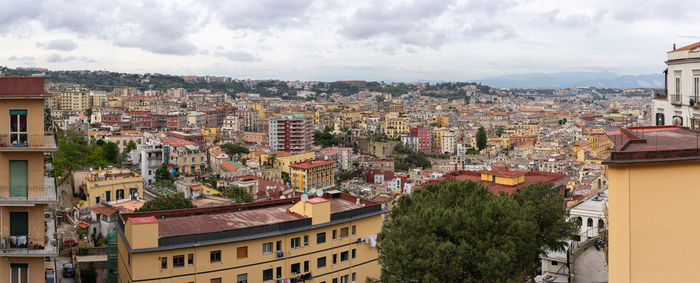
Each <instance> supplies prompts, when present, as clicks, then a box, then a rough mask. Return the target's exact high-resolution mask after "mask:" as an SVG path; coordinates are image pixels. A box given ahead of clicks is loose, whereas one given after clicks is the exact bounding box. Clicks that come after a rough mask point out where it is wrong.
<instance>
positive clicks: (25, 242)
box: [0, 211, 61, 257]
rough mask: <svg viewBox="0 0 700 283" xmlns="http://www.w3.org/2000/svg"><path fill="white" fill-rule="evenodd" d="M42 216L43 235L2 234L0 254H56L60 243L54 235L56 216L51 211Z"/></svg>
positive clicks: (34, 255) (29, 255)
mask: <svg viewBox="0 0 700 283" xmlns="http://www.w3.org/2000/svg"><path fill="white" fill-rule="evenodd" d="M43 218H44V221H43V222H44V237H35V236H33V235H12V236H6V235H3V236H2V237H0V256H8V257H11V256H19V257H47V256H56V255H58V248H59V246H60V244H61V243H60V242H59V241H58V240H57V237H56V235H57V233H56V217H55V216H54V213H53V212H50V211H45V212H44V216H43ZM30 224H31V223H30ZM30 236H31V237H30Z"/></svg>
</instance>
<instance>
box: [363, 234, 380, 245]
mask: <svg viewBox="0 0 700 283" xmlns="http://www.w3.org/2000/svg"><path fill="white" fill-rule="evenodd" d="M359 241H360V242H364V243H369V245H370V246H372V247H373V248H374V247H375V246H377V234H373V235H369V236H367V237H362V238H360V240H359Z"/></svg>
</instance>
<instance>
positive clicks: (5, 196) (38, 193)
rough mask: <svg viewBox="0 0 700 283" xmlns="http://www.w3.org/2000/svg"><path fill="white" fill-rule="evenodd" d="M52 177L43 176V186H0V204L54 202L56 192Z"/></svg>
mask: <svg viewBox="0 0 700 283" xmlns="http://www.w3.org/2000/svg"><path fill="white" fill-rule="evenodd" d="M54 180H55V179H54V178H53V177H48V176H44V185H43V186H8V185H2V186H0V203H8V202H13V203H14V202H19V203H24V202H56V201H58V198H57V196H58V191H57V188H56V182H55V181H54Z"/></svg>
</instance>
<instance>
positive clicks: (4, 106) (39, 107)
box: [0, 99, 44, 145]
mask: <svg viewBox="0 0 700 283" xmlns="http://www.w3.org/2000/svg"><path fill="white" fill-rule="evenodd" d="M22 109H26V110H27V132H28V133H29V135H30V137H29V141H28V142H29V144H30V145H35V144H36V145H43V142H44V139H43V135H44V100H43V99H1V100H0V135H1V136H2V140H3V141H5V142H6V143H9V139H8V138H7V137H6V135H7V134H8V133H9V132H10V110H22ZM32 135H35V136H32Z"/></svg>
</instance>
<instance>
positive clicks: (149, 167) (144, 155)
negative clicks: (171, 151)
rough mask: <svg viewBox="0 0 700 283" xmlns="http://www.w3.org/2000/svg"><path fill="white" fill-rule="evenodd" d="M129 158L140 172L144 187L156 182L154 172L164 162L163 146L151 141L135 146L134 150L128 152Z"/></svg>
mask: <svg viewBox="0 0 700 283" xmlns="http://www.w3.org/2000/svg"><path fill="white" fill-rule="evenodd" d="M129 157H130V158H131V161H132V162H133V163H134V165H136V166H137V167H138V168H139V170H140V171H141V176H143V182H144V184H146V185H150V184H153V183H154V182H155V181H156V171H157V170H158V168H160V166H161V165H163V162H165V159H164V158H163V145H162V144H160V143H158V142H152V141H148V142H147V143H146V144H142V145H137V146H136V149H134V150H132V151H131V152H129Z"/></svg>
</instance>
